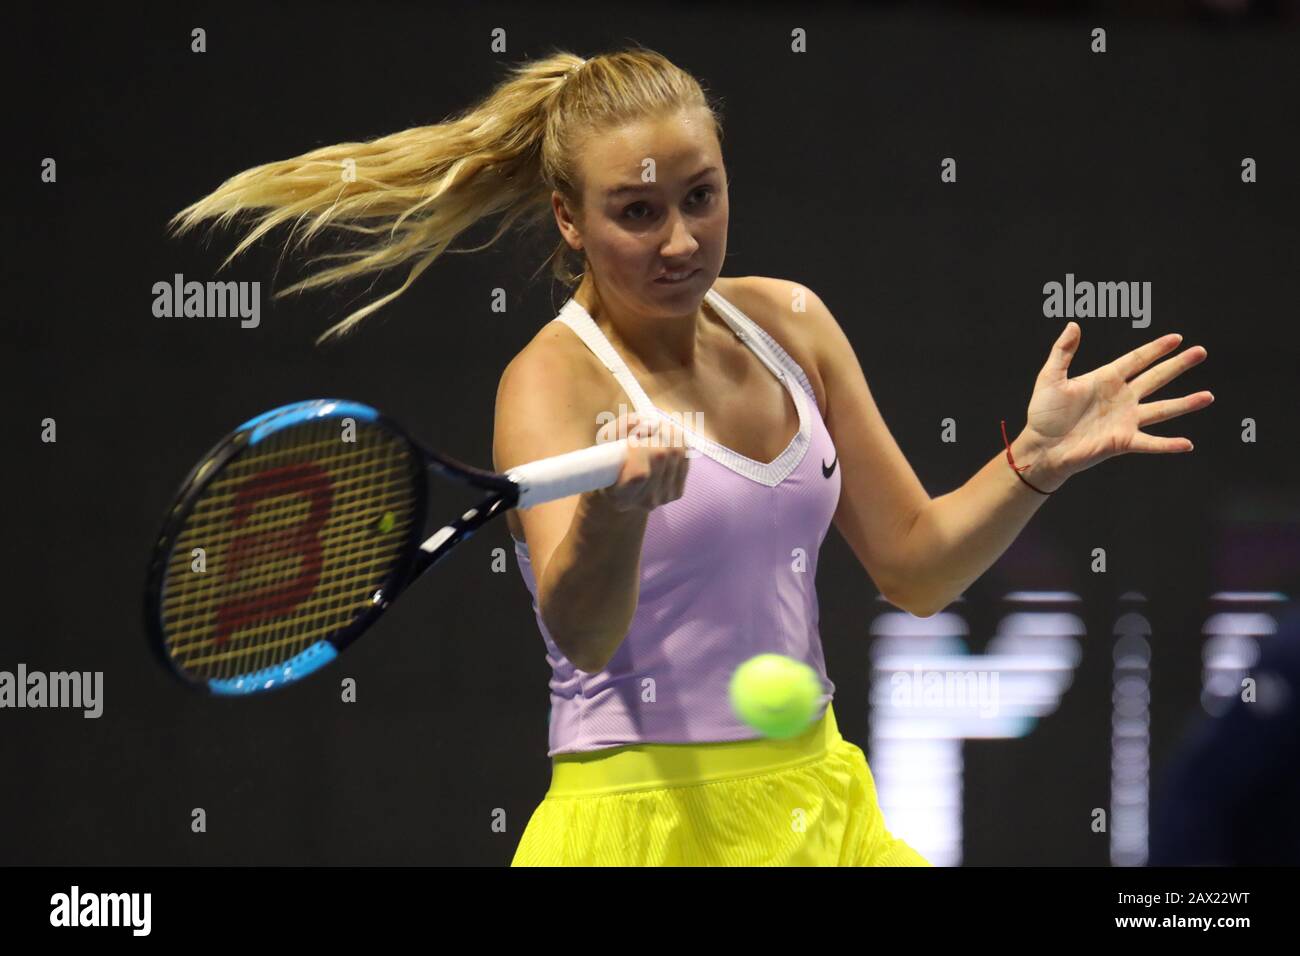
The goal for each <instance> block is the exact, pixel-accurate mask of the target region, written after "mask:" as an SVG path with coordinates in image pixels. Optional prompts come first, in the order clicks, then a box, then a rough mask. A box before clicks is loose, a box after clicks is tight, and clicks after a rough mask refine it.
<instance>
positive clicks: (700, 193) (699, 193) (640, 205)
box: [623, 186, 713, 221]
mask: <svg viewBox="0 0 1300 956" xmlns="http://www.w3.org/2000/svg"><path fill="white" fill-rule="evenodd" d="M691 196H692V198H694V197H701V198H698V199H695V202H694V205H696V206H699V205H702V204H704V203H705V202H706V201H707V202H712V201H713V187H712V186H701V187H700V188H699V189H697V190H695V192H693V193H692V194H691ZM649 208H650V207H649V206H648V205H647V204H646V203H644V202H635V203H633V204H632V205H630V206H628V207H627V208H625V209H624V210H623V218H624V219H631V220H633V221H641V220H645V219H648V218H649V217H648V216H637V215H632V212H633V210H636V209H645V210H649Z"/></svg>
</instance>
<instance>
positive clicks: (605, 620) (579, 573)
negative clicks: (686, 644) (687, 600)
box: [492, 338, 689, 672]
mask: <svg viewBox="0 0 1300 956" xmlns="http://www.w3.org/2000/svg"><path fill="white" fill-rule="evenodd" d="M582 382H583V376H582V375H581V374H580V373H579V372H578V370H577V369H575V368H574V367H573V361H572V358H571V357H570V356H569V355H568V354H566V352H565V350H564V349H563V348H562V347H561V346H559V345H558V344H555V343H554V341H553V340H551V341H548V340H547V339H545V338H539V339H538V340H536V341H534V343H532V344H531V345H530V346H529V347H528V348H526V349H525V350H524V351H523V352H521V353H520V354H519V355H518V356H516V357H515V359H514V361H512V362H511V363H510V365H508V366H507V367H506V370H505V372H504V373H503V374H502V376H501V382H500V385H499V387H498V389H497V401H496V425H495V429H494V434H493V445H492V457H493V462H494V468H495V470H496V471H498V472H506V471H509V470H510V469H511V468H514V467H516V466H518V465H521V464H524V463H525V462H529V461H536V460H537V459H539V458H548V457H550V456H552V455H560V454H563V453H565V452H569V451H574V450H576V449H578V448H586V447H589V446H590V445H593V444H595V443H596V440H597V437H598V436H597V434H596V414H597V410H595V409H593V408H592V407H591V404H592V401H591V397H590V396H589V395H588V396H586V398H585V400H584V396H583V394H582ZM645 427H646V426H642V428H643V429H644V428H645ZM605 434H606V435H608V434H609V432H608V426H606V432H605ZM677 435H678V433H677V432H675V431H674V432H672V433H667V432H666V433H665V437H668V438H670V439H672V438H675V437H677ZM601 437H604V436H601ZM668 444H670V445H671V447H647V446H645V445H640V446H633V447H631V448H629V449H628V458H627V461H626V462H625V463H624V465H623V470H622V471H621V472H620V473H619V477H618V482H617V483H616V484H615V485H613V486H611V487H610V488H604V489H600V490H598V491H592V492H587V493H585V494H581V495H571V496H569V497H568V498H561V499H559V500H558V501H550V502H547V503H546V504H542V505H536V506H534V507H532V508H528V509H526V510H519V511H516V512H515V514H516V515H517V516H518V518H519V520H520V523H521V524H522V526H523V529H524V538H525V540H526V541H527V544H528V554H529V560H530V561H531V563H532V566H533V575H534V578H535V580H536V582H537V600H538V608H539V610H540V613H541V616H542V620H543V621H544V622H545V624H546V629H547V631H548V632H549V633H550V635H551V638H552V640H554V641H555V644H556V646H557V647H559V649H560V650H561V652H563V654H564V656H565V657H566V658H568V659H569V661H571V662H572V663H573V665H574V666H575V667H577V668H579V669H581V670H584V671H588V672H591V671H597V670H600V669H602V668H603V667H604V666H605V665H606V664H607V663H608V662H609V660H610V658H611V657H613V656H614V652H615V651H617V650H618V647H619V645H620V644H621V643H622V641H623V638H624V637H626V636H627V631H628V628H629V627H630V626H631V623H632V616H633V614H634V613H635V612H636V607H637V600H638V597H639V593H640V571H641V545H642V542H643V540H644V536H645V528H646V519H647V518H648V517H649V514H650V511H651V510H653V509H654V508H656V507H658V506H659V505H661V504H664V503H666V502H668V501H672V500H674V499H676V498H679V497H681V494H682V489H683V487H684V484H685V480H686V471H687V467H688V465H689V462H688V461H687V460H686V458H685V455H684V453H683V449H682V448H681V446H680V442H675V443H674V442H671V441H670V442H669V443H668Z"/></svg>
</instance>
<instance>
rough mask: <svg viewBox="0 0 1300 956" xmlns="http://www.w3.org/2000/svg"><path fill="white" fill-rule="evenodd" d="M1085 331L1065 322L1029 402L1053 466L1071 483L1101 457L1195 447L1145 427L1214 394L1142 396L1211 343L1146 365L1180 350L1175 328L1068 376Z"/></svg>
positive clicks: (1032, 423) (1037, 437) (1032, 427)
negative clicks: (1161, 398) (1151, 398)
mask: <svg viewBox="0 0 1300 956" xmlns="http://www.w3.org/2000/svg"><path fill="white" fill-rule="evenodd" d="M1082 335H1083V330H1082V329H1081V328H1080V327H1079V324H1078V323H1077V322H1070V323H1068V324H1067V325H1066V326H1065V331H1064V332H1062V333H1061V336H1060V338H1058V339H1057V340H1056V343H1055V344H1054V345H1053V346H1052V354H1051V355H1050V356H1048V359H1047V364H1045V365H1044V366H1043V370H1042V371H1041V372H1039V373H1038V380H1037V382H1036V383H1035V386H1034V394H1033V396H1032V397H1031V398H1030V400H1029V413H1028V418H1027V421H1026V425H1025V427H1026V429H1027V430H1028V431H1029V432H1030V435H1031V438H1032V440H1033V441H1034V443H1035V445H1036V446H1037V448H1038V452H1039V454H1040V455H1042V456H1043V458H1044V462H1045V463H1046V465H1047V468H1048V470H1049V471H1050V472H1051V473H1052V474H1054V475H1056V476H1057V477H1058V478H1059V480H1061V481H1064V480H1065V479H1066V478H1068V477H1069V476H1071V475H1075V474H1078V473H1079V472H1081V471H1085V470H1086V469H1088V468H1091V467H1092V466H1093V465H1095V464H1097V463H1098V462H1102V461H1105V460H1106V459H1107V458H1113V457H1115V456H1116V455H1123V454H1126V453H1128V452H1141V453H1145V454H1166V453H1170V452H1187V451H1191V450H1192V443H1191V441H1189V440H1188V439H1186V438H1161V437H1158V436H1155V435H1148V434H1146V433H1145V432H1143V431H1141V429H1142V428H1143V427H1145V426H1147V425H1153V424H1155V423H1157V422H1163V421H1168V420H1169V419H1171V418H1177V417H1178V416H1179V415H1185V414H1187V413H1188V412H1193V411H1197V410H1198V409H1202V408H1205V407H1206V406H1207V405H1209V404H1211V403H1212V402H1213V401H1214V396H1213V395H1212V394H1211V393H1209V392H1197V393H1195V394H1193V395H1185V396H1183V397H1182V398H1171V399H1166V400H1164V401H1156V402H1147V403H1146V404H1139V402H1141V400H1142V399H1144V398H1146V397H1147V396H1148V395H1150V394H1151V393H1152V392H1154V391H1156V390H1157V389H1159V388H1161V387H1163V386H1165V385H1167V384H1168V383H1169V382H1172V381H1173V380H1174V379H1175V378H1177V377H1178V376H1179V375H1181V374H1183V372H1185V371H1187V369H1189V368H1191V367H1192V366H1194V365H1199V364H1200V363H1201V362H1203V361H1204V360H1205V358H1206V356H1207V355H1208V354H1209V353H1208V352H1207V351H1206V350H1205V348H1204V347H1202V346H1200V345H1197V346H1193V347H1192V348H1190V349H1187V350H1186V351H1185V352H1183V353H1181V354H1180V355H1177V356H1172V357H1170V358H1169V359H1166V360H1165V361H1163V362H1161V363H1160V364H1159V365H1156V366H1154V367H1152V368H1149V369H1147V366H1149V365H1151V363H1152V362H1154V361H1155V360H1156V359H1158V358H1160V357H1161V356H1162V355H1165V354H1167V353H1169V352H1171V351H1173V350H1174V349H1176V348H1178V346H1179V344H1180V343H1181V342H1182V340H1183V337H1182V336H1181V335H1179V334H1177V333H1173V334H1170V335H1165V336H1161V337H1160V338H1158V339H1155V340H1153V341H1151V342H1148V343H1147V344H1145V345H1142V346H1140V347H1138V348H1136V349H1134V350H1133V351H1131V352H1129V353H1127V354H1126V355H1121V356H1120V357H1119V358H1117V359H1115V360H1114V361H1113V362H1110V363H1108V364H1106V365H1102V366H1100V367H1099V368H1095V369H1093V370H1092V371H1091V372H1088V373H1087V374H1085V375H1080V376H1079V377H1077V378H1069V377H1068V374H1067V373H1068V371H1069V368H1070V360H1071V359H1073V358H1074V355H1075V352H1077V351H1078V348H1079V340H1080V338H1081V337H1082ZM1143 369H1147V370H1146V371H1143ZM1139 373H1141V374H1139Z"/></svg>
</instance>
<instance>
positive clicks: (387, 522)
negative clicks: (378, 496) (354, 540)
mask: <svg viewBox="0 0 1300 956" xmlns="http://www.w3.org/2000/svg"><path fill="white" fill-rule="evenodd" d="M396 524H397V520H396V519H395V518H394V516H393V513H392V512H391V511H385V512H384V515H383V517H382V518H380V519H379V531H380V533H381V534H388V532H390V531H392V530H393V527H394V526H395V525H396Z"/></svg>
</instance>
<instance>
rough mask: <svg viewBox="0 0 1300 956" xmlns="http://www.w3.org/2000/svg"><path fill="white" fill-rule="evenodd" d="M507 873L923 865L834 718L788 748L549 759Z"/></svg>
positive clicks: (739, 746) (660, 749)
mask: <svg viewBox="0 0 1300 956" xmlns="http://www.w3.org/2000/svg"><path fill="white" fill-rule="evenodd" d="M511 865H512V866H929V865H930V864H929V862H927V861H926V860H925V859H924V858H923V857H922V856H921V855H920V854H919V853H917V852H916V851H915V850H914V849H912V848H911V847H910V846H908V845H907V844H906V843H905V842H904V841H903V840H901V839H898V838H896V837H894V836H893V835H892V834H890V832H889V830H888V829H887V828H886V826H885V820H884V816H883V815H882V814H881V811H880V806H879V804H878V802H877V800H876V786H875V781H874V779H873V778H872V775H871V768H870V767H868V766H867V760H866V755H865V754H863V752H862V750H861V749H860V748H859V747H857V746H856V745H854V744H852V743H850V742H849V741H847V740H845V739H844V738H843V737H842V736H841V735H840V732H839V728H838V727H837V725H836V723H835V713H834V710H833V709H832V708H831V707H830V706H829V705H828V706H827V708H826V713H825V714H824V715H823V716H822V718H821V719H820V720H819V721H817V722H816V723H815V724H813V725H812V726H811V727H810V728H809V729H808V730H807V731H805V732H804V733H803V734H801V735H799V736H797V737H794V738H791V739H788V740H766V739H763V740H745V741H736V742H729V743H707V744H636V745H630V746H626V747H614V748H608V749H605V750H599V751H593V752H589V753H580V754H557V755H556V756H555V757H554V758H552V777H551V785H550V788H549V789H548V790H547V792H546V796H545V797H544V798H543V800H542V802H541V804H540V805H539V806H538V807H537V809H536V810H535V811H534V812H533V815H532V817H531V818H530V819H529V821H528V826H527V827H526V828H525V830H524V833H523V836H522V837H521V838H520V841H519V846H518V847H517V848H516V850H515V855H514V859H513V860H512V862H511Z"/></svg>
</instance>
